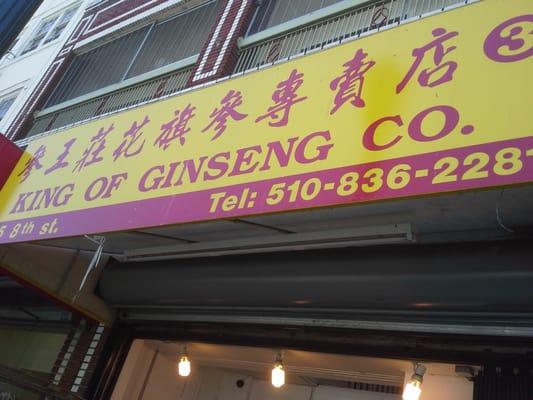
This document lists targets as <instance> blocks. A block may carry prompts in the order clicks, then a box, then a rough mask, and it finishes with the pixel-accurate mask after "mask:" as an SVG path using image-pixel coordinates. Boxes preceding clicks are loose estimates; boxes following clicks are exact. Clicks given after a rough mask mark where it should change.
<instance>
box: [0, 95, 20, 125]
mask: <svg viewBox="0 0 533 400" xmlns="http://www.w3.org/2000/svg"><path fill="white" fill-rule="evenodd" d="M21 92H22V88H20V89H16V90H13V91H11V92H8V93H6V94H0V104H2V103H5V102H7V101H9V100H12V102H11V104H9V106H8V107H7V108H6V109H5V112H4V114H3V115H0V126H2V123H3V122H5V118H6V116H9V112H10V111H11V110H12V107H13V105H14V104H15V103H16V101H17V98H18V97H19V95H20V93H21ZM0 110H1V108H0Z"/></svg>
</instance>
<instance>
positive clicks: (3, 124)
mask: <svg viewBox="0 0 533 400" xmlns="http://www.w3.org/2000/svg"><path fill="white" fill-rule="evenodd" d="M86 1H87V0H44V1H43V3H42V4H41V6H40V7H39V9H38V10H37V11H36V12H35V14H34V15H33V16H32V18H31V19H30V20H29V21H28V24H27V25H26V26H25V28H24V29H23V31H22V32H21V35H20V36H19V40H18V42H17V44H16V45H15V47H14V48H13V49H12V52H13V53H14V54H16V55H18V54H19V53H20V51H21V50H22V48H23V47H24V46H25V44H26V43H27V42H28V40H29V39H30V38H31V37H32V36H33V34H34V33H35V30H36V29H37V28H38V26H39V24H40V22H41V21H42V20H43V19H44V18H47V17H49V16H52V15H54V14H57V13H59V12H61V11H62V10H64V9H66V8H68V7H70V6H72V5H74V4H79V5H80V7H79V8H78V11H77V12H76V14H75V16H74V17H73V18H72V20H71V21H70V23H69V25H68V26H67V27H66V28H65V30H64V31H63V32H62V34H61V36H60V37H59V38H58V39H56V40H54V41H52V42H50V43H47V44H45V45H43V46H41V47H39V48H37V49H35V50H33V51H31V52H29V53H26V54H24V55H22V56H15V57H14V58H13V57H12V56H11V55H9V54H8V55H5V56H4V57H3V58H2V59H1V60H0V98H2V97H4V96H6V95H9V94H11V93H14V92H19V94H18V97H17V99H16V100H15V102H14V103H13V105H12V106H11V108H10V109H9V111H8V113H7V114H6V115H5V116H4V118H3V119H2V120H1V121H0V132H1V133H4V132H5V130H6V129H7V127H8V126H9V125H10V123H11V121H12V120H13V119H14V118H15V116H16V115H17V111H18V110H19V109H20V108H21V107H22V106H23V104H24V103H25V101H26V99H28V98H29V96H30V94H31V93H32V91H33V89H34V87H35V86H36V85H37V83H38V82H39V80H40V79H41V78H42V76H43V75H44V73H45V71H46V69H47V68H48V66H49V65H50V64H51V63H52V61H53V60H54V58H55V57H56V55H57V53H58V52H59V51H60V49H61V48H62V47H63V44H64V43H65V41H66V40H67V38H68V37H69V35H70V34H71V33H72V31H73V30H74V28H75V27H76V25H77V23H78V21H79V20H80V18H81V16H82V14H83V9H84V8H85V2H86Z"/></svg>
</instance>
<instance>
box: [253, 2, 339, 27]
mask: <svg viewBox="0 0 533 400" xmlns="http://www.w3.org/2000/svg"><path fill="white" fill-rule="evenodd" d="M339 1H342V0H265V1H262V2H261V4H260V5H259V7H258V8H257V10H256V13H255V16H254V18H253V20H252V24H251V25H250V30H249V31H248V34H249V35H251V34H254V33H257V32H260V31H263V30H265V29H268V28H271V27H273V26H276V25H279V24H282V23H283V22H287V21H290V20H291V19H294V18H297V17H300V16H302V15H305V14H309V13H311V12H313V11H316V10H319V9H321V8H324V7H327V6H330V5H332V4H335V3H338V2H339Z"/></svg>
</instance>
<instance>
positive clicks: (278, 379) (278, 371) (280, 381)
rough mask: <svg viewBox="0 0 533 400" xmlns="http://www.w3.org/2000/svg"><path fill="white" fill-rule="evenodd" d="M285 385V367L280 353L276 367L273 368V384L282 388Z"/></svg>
mask: <svg viewBox="0 0 533 400" xmlns="http://www.w3.org/2000/svg"><path fill="white" fill-rule="evenodd" d="M283 385H285V369H284V368H283V360H282V356H281V354H280V355H278V357H277V359H276V363H275V364H274V368H272V386H274V387H275V388H280V387H282V386H283Z"/></svg>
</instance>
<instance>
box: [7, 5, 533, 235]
mask: <svg viewBox="0 0 533 400" xmlns="http://www.w3.org/2000/svg"><path fill="white" fill-rule="evenodd" d="M530 11H531V2H530V1H529V0H513V1H511V2H509V1H502V0H485V1H480V2H478V3H474V4H471V5H468V6H464V7H460V8H456V9H453V10H450V11H447V12H443V13H441V14H439V15H436V16H433V17H429V18H425V19H422V20H420V21H417V22H413V23H408V24H405V25H401V26H399V27H396V28H393V29H389V30H386V31H383V32H381V33H376V34H371V35H368V36H366V37H364V38H360V39H357V40H353V41H350V42H347V43H345V44H342V45H339V46H335V47H332V48H330V49H327V50H323V51H320V52H316V53H313V54H311V55H308V56H304V57H299V58H295V59H294V60H292V61H289V62H286V63H282V64H278V65H275V66H272V67H269V68H265V69H262V70H259V71H256V72H252V73H248V74H245V75H243V76H241V77H238V78H233V79H229V80H225V81H223V82H220V83H217V84H213V85H210V86H207V87H204V88H198V89H193V90H190V91H186V92H184V93H182V94H180V95H178V96H175V97H172V98H168V99H165V100H161V101H158V102H154V103H151V104H148V105H144V106H141V107H138V108H135V109H133V110H129V111H125V112H122V113H119V114H115V115H110V116H107V117H105V118H101V119H98V120H94V121H91V122H88V123H85V124H82V125H79V126H75V127H72V128H69V129H66V130H64V131H61V132H58V133H55V134H53V135H50V136H48V137H45V138H42V139H38V140H35V141H33V142H31V144H30V145H29V147H28V149H27V151H26V154H25V155H24V156H23V157H22V159H21V160H20V161H19V163H18V165H17V167H16V168H15V170H14V172H13V173H12V175H11V177H10V178H9V180H8V182H7V184H6V185H5V187H4V189H3V190H2V192H1V193H0V204H1V210H0V221H1V222H0V243H6V242H16V241H27V240H38V239H45V238H46V239H48V238H53V237H61V236H71V235H79V234H87V233H95V232H107V231H117V230H125V229H134V228H141V227H149V226H157V225H164V224H175V223H183V222H190V221H200V220H209V219H215V218H228V217H234V216H239V215H251V214H258V213H267V212H276V211H283V210H287V209H296V208H309V207H316V206H325V205H334V204H343V203H354V202H364V201H371V200H379V199H387V198H397V197H407V196H414V195H421V194H428V193H438V192H446V191H453V190H462V189H472V188H480V187H490V186H498V185H509V184H516V183H524V182H532V181H533V168H532V167H531V166H532V163H533V161H532V160H533V136H532V135H533V130H532V128H533V123H532V120H531V116H530V114H531V104H533V94H532V92H531V90H525V89H524V88H525V87H526V86H528V85H531V80H532V78H531V71H532V67H533V64H532V59H533V46H532V43H533V39H532V37H533V36H532V35H531V32H532V30H533V15H532V14H531V13H530ZM481 16H482V18H481Z"/></svg>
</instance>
